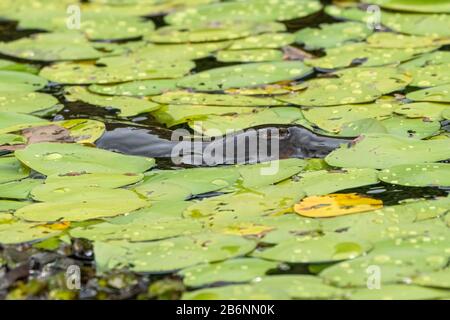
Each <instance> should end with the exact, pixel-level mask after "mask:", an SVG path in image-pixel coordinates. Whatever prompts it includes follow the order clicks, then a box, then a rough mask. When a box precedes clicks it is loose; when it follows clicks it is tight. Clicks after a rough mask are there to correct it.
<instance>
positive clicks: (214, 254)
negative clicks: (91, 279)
mask: <svg viewBox="0 0 450 320" xmlns="http://www.w3.org/2000/svg"><path fill="white" fill-rule="evenodd" d="M255 246H256V243H255V242H254V241H251V240H247V239H244V238H242V237H238V236H231V235H219V234H208V233H204V234H199V235H196V236H189V237H177V238H173V239H168V240H160V241H153V242H135V243H131V242H125V241H111V242H99V241H98V242H94V252H95V259H96V263H97V266H98V268H99V269H100V270H109V269H112V268H123V267H129V268H130V269H131V270H133V271H136V272H157V273H160V272H169V271H174V270H178V269H182V268H186V267H190V266H193V265H197V264H200V263H210V262H216V261H222V260H225V259H230V258H233V257H237V256H241V255H244V254H246V253H248V252H250V251H252V250H253V249H254V248H255Z"/></svg>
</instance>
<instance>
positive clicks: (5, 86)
mask: <svg viewBox="0 0 450 320" xmlns="http://www.w3.org/2000/svg"><path fill="white" fill-rule="evenodd" d="M47 82H48V81H47V80H45V79H44V78H41V77H39V76H35V75H33V74H29V73H26V72H17V71H4V70H0V92H2V93H3V92H21V93H22V92H31V91H36V90H40V89H42V88H44V87H45V86H46V85H47Z"/></svg>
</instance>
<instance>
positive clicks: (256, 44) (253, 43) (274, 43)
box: [228, 32, 295, 50]
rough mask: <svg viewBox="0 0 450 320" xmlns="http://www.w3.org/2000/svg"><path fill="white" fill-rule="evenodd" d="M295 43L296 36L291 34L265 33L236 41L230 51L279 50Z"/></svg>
mask: <svg viewBox="0 0 450 320" xmlns="http://www.w3.org/2000/svg"><path fill="white" fill-rule="evenodd" d="M294 41H295V35H293V34H290V33H283V32H277V33H263V34H259V35H255V36H250V37H246V38H243V39H237V40H234V41H233V43H232V44H231V46H229V47H228V49H230V50H245V49H277V48H281V47H284V46H287V45H289V44H291V43H293V42H294Z"/></svg>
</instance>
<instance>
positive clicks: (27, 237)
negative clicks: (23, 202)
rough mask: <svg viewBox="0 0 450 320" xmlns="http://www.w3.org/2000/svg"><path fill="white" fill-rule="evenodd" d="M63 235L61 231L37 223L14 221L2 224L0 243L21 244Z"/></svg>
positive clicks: (0, 225)
mask: <svg viewBox="0 0 450 320" xmlns="http://www.w3.org/2000/svg"><path fill="white" fill-rule="evenodd" d="M59 233H61V231H60V230H56V229H52V228H48V227H47V226H45V225H40V224H37V223H27V222H22V221H12V222H10V223H0V243H2V244H19V243H24V242H29V241H36V240H42V239H46V238H50V237H52V236H55V235H57V234H59Z"/></svg>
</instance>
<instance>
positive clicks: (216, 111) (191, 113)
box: [152, 105, 258, 127]
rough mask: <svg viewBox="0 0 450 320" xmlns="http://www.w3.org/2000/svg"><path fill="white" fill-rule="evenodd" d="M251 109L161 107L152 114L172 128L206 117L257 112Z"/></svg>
mask: <svg viewBox="0 0 450 320" xmlns="http://www.w3.org/2000/svg"><path fill="white" fill-rule="evenodd" d="M256 109H258V108H252V107H229V106H205V105H162V106H161V107H160V108H159V109H158V110H156V111H154V112H152V115H153V116H154V117H155V119H156V120H157V121H158V122H160V123H162V124H164V125H166V126H167V127H172V126H175V125H177V124H181V123H186V122H189V121H196V120H198V121H202V120H204V119H205V118H206V117H208V116H212V115H216V116H220V115H224V116H227V115H228V116H229V115H238V114H251V113H252V112H257V111H256Z"/></svg>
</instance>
